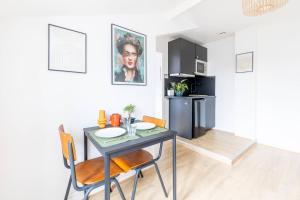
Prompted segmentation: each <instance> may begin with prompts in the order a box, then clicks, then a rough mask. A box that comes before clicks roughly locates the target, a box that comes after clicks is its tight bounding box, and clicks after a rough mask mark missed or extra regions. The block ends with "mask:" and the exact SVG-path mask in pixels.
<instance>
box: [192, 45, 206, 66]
mask: <svg viewBox="0 0 300 200" xmlns="http://www.w3.org/2000/svg"><path fill="white" fill-rule="evenodd" d="M195 49H196V59H199V60H203V61H205V62H207V48H205V47H202V46H200V45H198V44H196V46H195Z"/></svg>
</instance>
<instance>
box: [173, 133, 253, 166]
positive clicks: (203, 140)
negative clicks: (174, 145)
mask: <svg viewBox="0 0 300 200" xmlns="http://www.w3.org/2000/svg"><path fill="white" fill-rule="evenodd" d="M178 141H179V142H180V143H181V144H183V145H184V146H186V147H188V148H189V149H191V150H193V151H196V152H198V153H201V154H203V155H206V156H209V157H210V158H213V159H216V160H219V161H222V162H224V163H226V164H229V165H232V164H234V162H235V161H236V160H238V159H239V158H240V157H241V156H242V155H243V154H244V153H245V152H246V151H247V150H248V149H249V148H250V147H251V146H252V145H253V144H254V143H255V142H254V141H252V140H249V139H246V138H242V137H238V136H236V135H234V134H232V133H228V132H224V131H220V130H214V129H213V130H210V131H208V132H207V133H206V134H205V135H204V136H202V137H199V138H196V139H192V140H188V139H185V138H182V137H178Z"/></svg>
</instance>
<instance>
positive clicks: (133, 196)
mask: <svg viewBox="0 0 300 200" xmlns="http://www.w3.org/2000/svg"><path fill="white" fill-rule="evenodd" d="M140 171H141V170H140V169H138V170H137V172H136V174H135V177H134V184H133V189H132V194H131V200H134V198H135V192H136V187H137V181H138V177H139V173H140Z"/></svg>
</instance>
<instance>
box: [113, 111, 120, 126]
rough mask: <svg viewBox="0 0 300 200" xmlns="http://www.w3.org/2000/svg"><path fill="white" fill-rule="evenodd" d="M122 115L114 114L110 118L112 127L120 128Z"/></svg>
mask: <svg viewBox="0 0 300 200" xmlns="http://www.w3.org/2000/svg"><path fill="white" fill-rule="evenodd" d="M120 121H121V115H120V114H118V113H114V114H112V115H111V116H110V124H111V126H120Z"/></svg>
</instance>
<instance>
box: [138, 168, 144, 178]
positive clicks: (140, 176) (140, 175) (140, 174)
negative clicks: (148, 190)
mask: <svg viewBox="0 0 300 200" xmlns="http://www.w3.org/2000/svg"><path fill="white" fill-rule="evenodd" d="M139 178H144V175H143V172H142V170H141V171H140V173H139Z"/></svg>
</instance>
